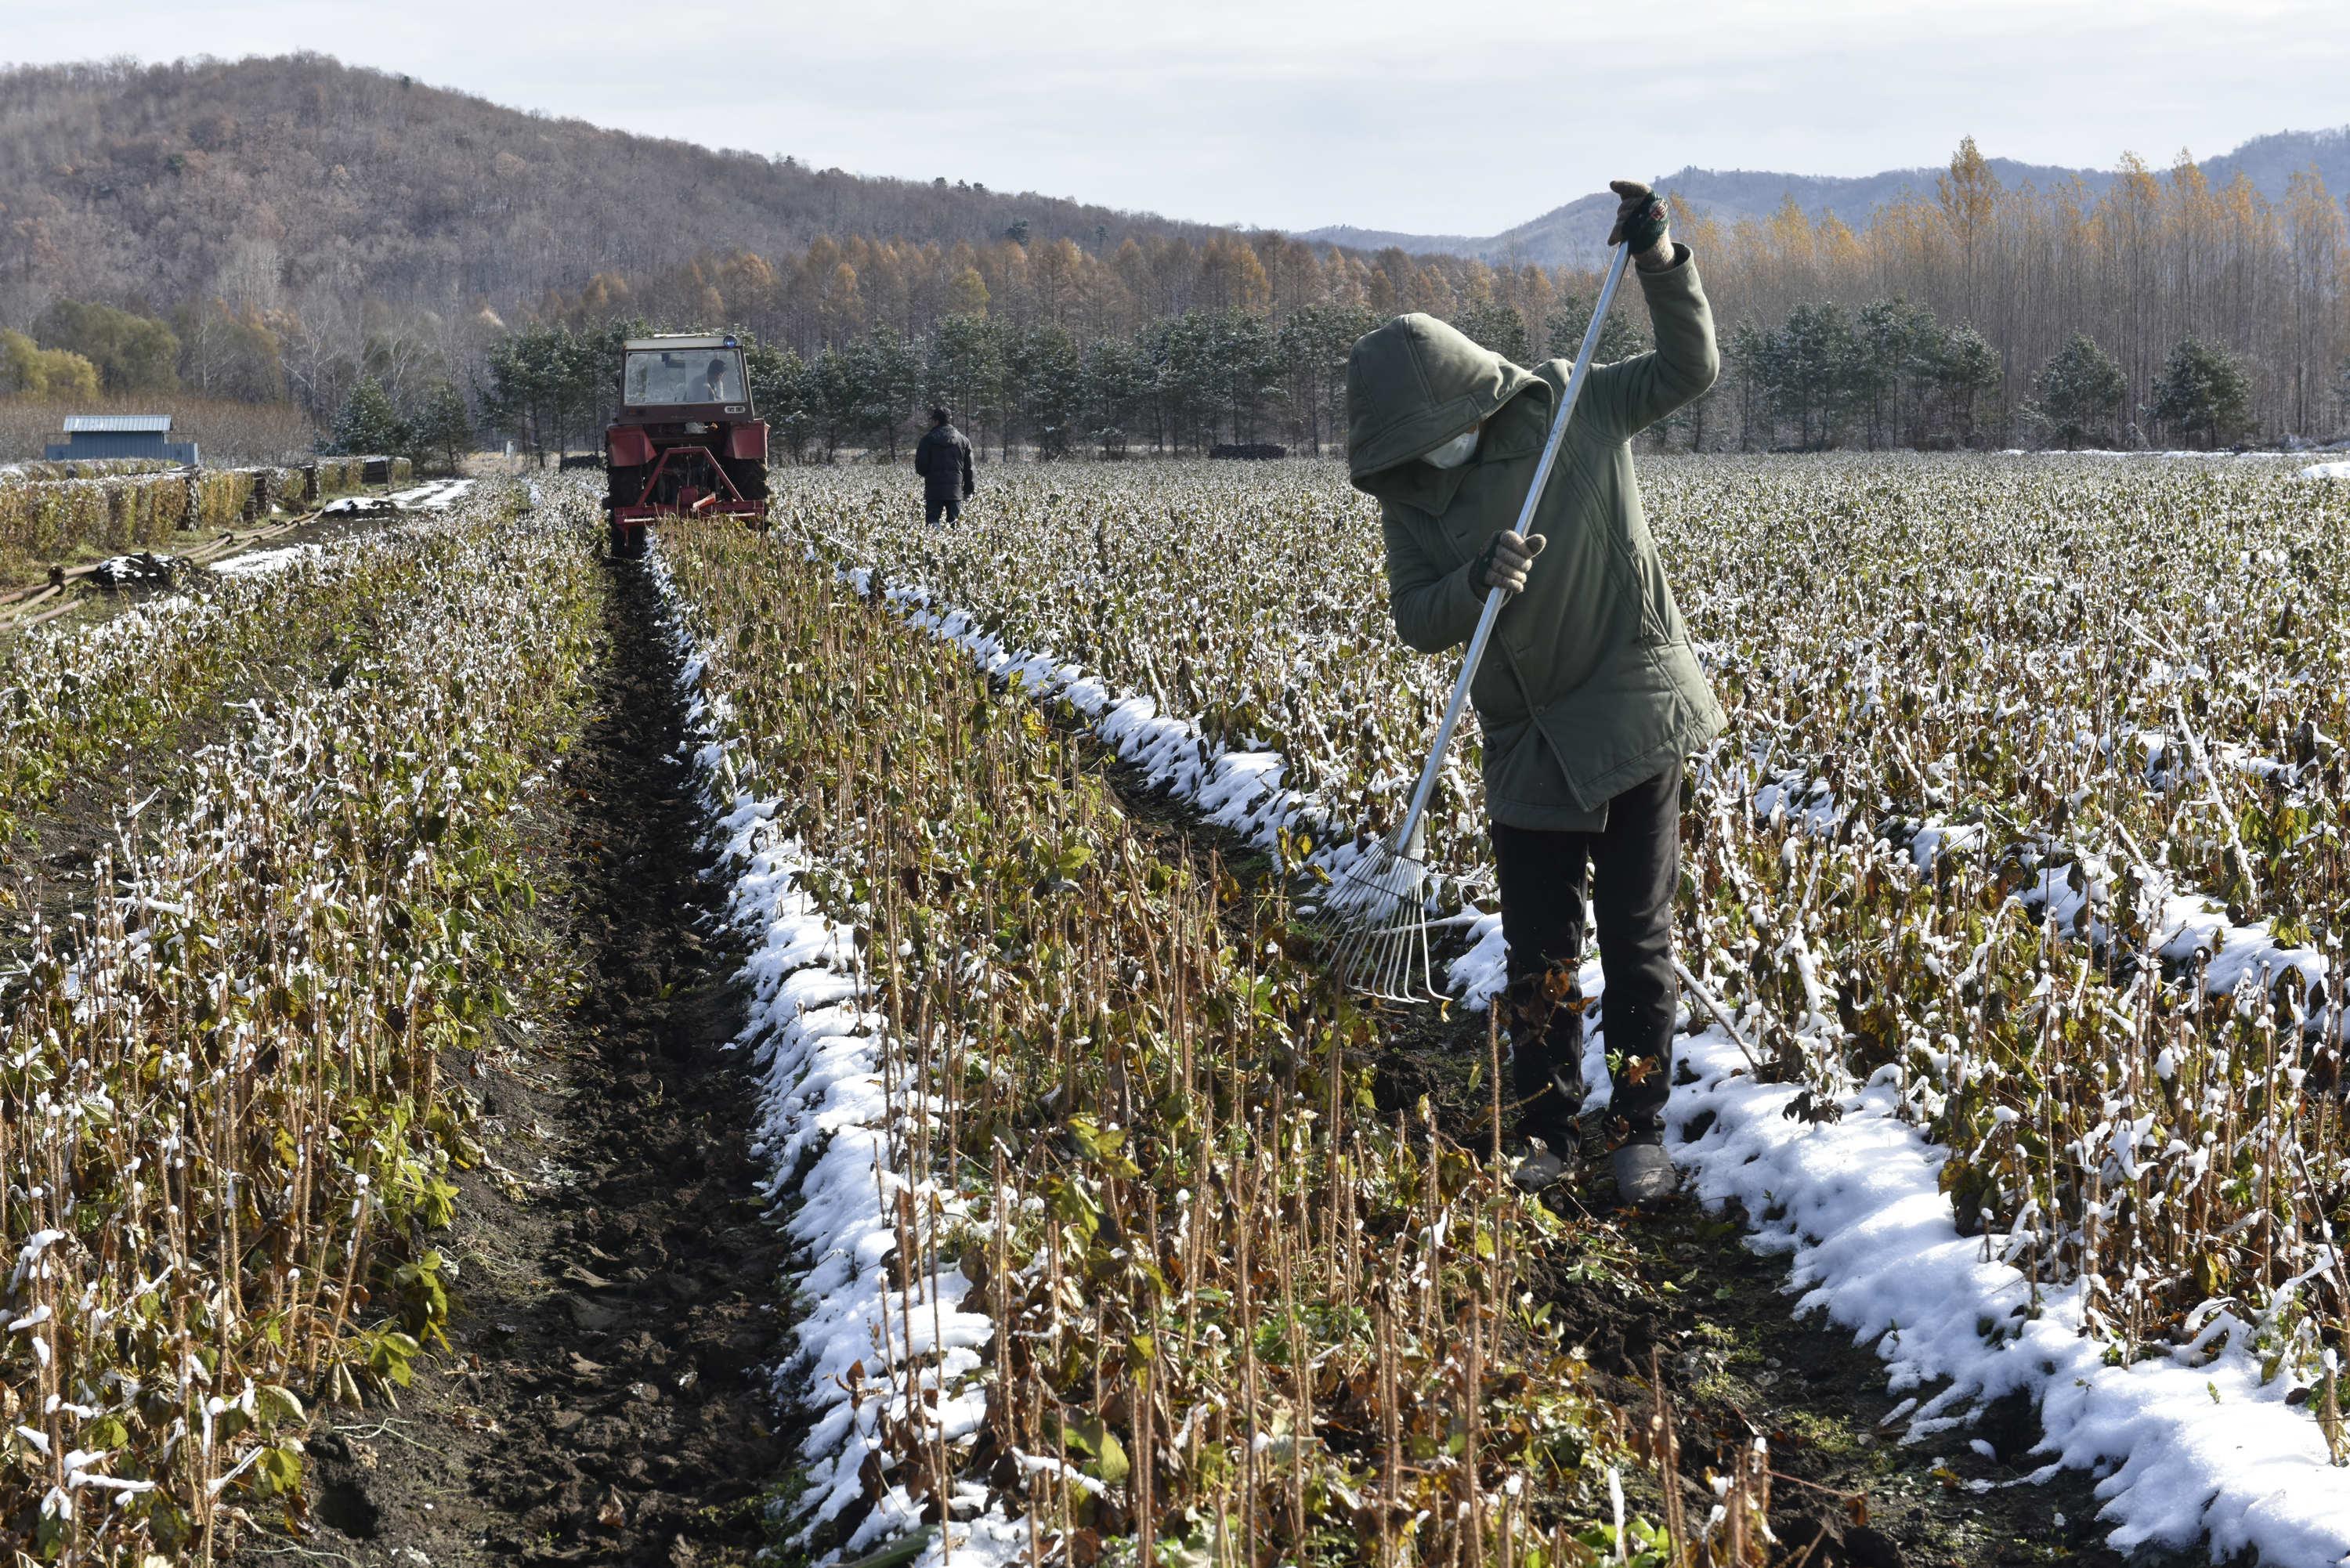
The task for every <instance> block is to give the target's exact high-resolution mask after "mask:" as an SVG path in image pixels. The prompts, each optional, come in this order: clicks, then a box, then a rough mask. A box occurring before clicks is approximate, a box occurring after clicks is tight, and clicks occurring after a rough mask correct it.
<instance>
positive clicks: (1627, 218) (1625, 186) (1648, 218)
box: [1607, 180, 1665, 260]
mask: <svg viewBox="0 0 2350 1568" xmlns="http://www.w3.org/2000/svg"><path fill="white" fill-rule="evenodd" d="M1607 188H1608V189H1609V190H1610V191H1613V192H1616V196H1617V204H1616V226H1615V227H1614V228H1612V229H1610V230H1608V231H1607V243H1608V244H1611V245H1614V244H1621V245H1623V246H1625V247H1626V248H1627V249H1628V250H1629V251H1630V252H1631V253H1632V255H1633V258H1634V259H1635V260H1638V258H1640V257H1642V256H1645V255H1647V254H1648V253H1649V252H1651V251H1653V250H1655V249H1656V248H1657V247H1658V245H1659V244H1662V243H1663V241H1664V238H1665V203H1664V202H1663V201H1662V200H1661V199H1659V197H1658V195H1657V193H1656V192H1654V191H1651V190H1649V189H1648V186H1646V185H1644V184H1642V183H1641V182H1639V181H1638V180H1610V181H1609V182H1607Z"/></svg>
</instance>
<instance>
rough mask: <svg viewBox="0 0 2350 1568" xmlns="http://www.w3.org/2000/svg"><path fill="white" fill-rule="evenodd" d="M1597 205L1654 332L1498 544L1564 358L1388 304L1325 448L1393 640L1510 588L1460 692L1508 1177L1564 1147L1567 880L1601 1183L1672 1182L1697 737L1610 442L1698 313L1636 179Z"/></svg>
mask: <svg viewBox="0 0 2350 1568" xmlns="http://www.w3.org/2000/svg"><path fill="white" fill-rule="evenodd" d="M1610 188H1611V189H1612V190H1613V191H1614V192H1616V194H1617V196H1618V198H1620V202H1621V204H1620V206H1619V207H1618V209H1617V219H1616V227H1615V230H1614V232H1613V233H1611V234H1609V235H1608V240H1609V243H1610V244H1617V243H1620V244H1625V245H1627V246H1628V247H1629V248H1630V251H1631V256H1632V264H1633V266H1634V268H1635V270H1636V271H1637V273H1638V277H1639V280H1640V291H1641V292H1642V293H1643V294H1645V295H1646V296H1648V313H1649V315H1650V317H1652V319H1653V320H1654V322H1655V325H1656V340H1657V346H1656V348H1655V349H1654V350H1653V351H1652V352H1649V353H1646V354H1641V355H1637V356H1635V357H1634V358H1629V359H1627V360H1624V361H1623V362H1621V363H1620V364H1615V365H1605V366H1598V367H1595V368H1594V369H1592V370H1591V371H1590V373H1589V374H1590V379H1589V381H1588V383H1587V384H1586V388H1585V389H1584V392H1583V395H1582V398H1581V400H1580V401H1579V402H1577V404H1576V405H1575V412H1574V415H1573V417H1572V418H1571V419H1570V420H1569V421H1568V424H1567V430H1566V437H1565V446H1564V447H1563V449H1562V450H1561V451H1560V453H1559V457H1558V462H1557V466H1556V467H1555V469H1554V470H1553V472H1552V473H1551V476H1550V481H1549V483H1548V484H1547V485H1546V486H1545V488H1544V494H1543V497H1542V502H1541V504H1540V506H1539V508H1538V509H1537V510H1536V511H1535V513H1534V518H1533V521H1532V522H1531V523H1530V524H1528V527H1527V531H1526V535H1525V537H1523V539H1521V538H1520V537H1518V536H1517V535H1515V534H1513V533H1512V532H1511V527H1512V524H1514V523H1515V522H1516V521H1517V517H1518V511H1519V508H1520V506H1521V504H1523V501H1524V499H1525V493H1526V489H1527V486H1528V485H1529V484H1530V483H1532V482H1533V478H1534V466H1535V463H1536V462H1537V461H1538V460H1539V458H1540V456H1541V453H1542V448H1543V443H1544V437H1545V436H1546V435H1547V434H1548V432H1549V428H1550V421H1551V416H1552V413H1553V411H1554V410H1555V408H1556V406H1557V404H1556V400H1557V399H1558V397H1559V396H1560V394H1561V393H1562V392H1563V390H1564V389H1565V384H1566V378H1567V375H1568V372H1569V370H1570V369H1571V368H1572V367H1571V364H1570V362H1569V361H1566V360H1562V359H1554V360H1551V361H1550V362H1548V363H1547V364H1544V365H1539V366H1536V367H1534V369H1520V368H1519V367H1518V366H1515V365H1513V364H1511V363H1510V362H1509V361H1508V360H1506V359H1504V358H1502V357H1501V356H1500V355H1498V354H1495V353H1492V352H1491V351H1489V350H1487V349H1485V348H1480V347H1479V346H1478V345H1477V344H1475V343H1473V342H1471V341H1470V340H1469V339H1468V338H1467V337H1463V336H1461V333H1459V332H1457V331H1455V330H1454V329H1453V328H1451V327H1448V326H1446V325H1445V324H1444V323H1443V322H1441V321H1439V320H1437V319H1435V318H1434V317H1429V316H1419V315H1413V316H1399V317H1396V318H1395V319H1394V320H1392V321H1389V322H1388V323H1387V324H1386V325H1385V326H1382V327H1378V329H1377V330H1376V331H1373V332H1371V333H1369V334H1367V336H1365V337H1363V338H1362V339H1361V340H1360V341H1359V342H1357V344H1356V345H1355V348H1354V353H1353V356H1352V358H1350V359H1349V361H1348V363H1347V463H1348V468H1349V470H1350V472H1351V474H1352V477H1353V480H1354V483H1355V485H1356V487H1357V489H1360V490H1362V491H1364V492H1366V493H1369V494H1371V495H1374V496H1376V497H1378V501H1379V503H1380V511H1381V514H1382V518H1383V521H1384V525H1385V531H1386V535H1387V565H1388V604H1389V607H1390V609H1391V610H1392V612H1393V614H1394V616H1395V624H1396V631H1397V634H1398V635H1399V636H1400V637H1401V638H1402V639H1403V640H1404V641H1405V642H1406V643H1408V644H1409V645H1410V646H1411V647H1413V648H1415V649H1419V650H1420V651H1422V652H1425V653H1441V652H1444V651H1445V650H1447V649H1454V648H1458V647H1461V645H1463V644H1465V643H1466V642H1467V641H1468V640H1469V637H1470V634H1471V632H1472V631H1473V630H1474V629H1475V628H1476V625H1477V617H1478V612H1479V611H1480V609H1481V608H1482V606H1483V602H1484V598H1485V594H1486V591H1487V590H1488V589H1490V588H1493V587H1500V588H1503V589H1505V590H1507V592H1508V593H1509V594H1510V596H1511V597H1510V599H1509V601H1508V602H1507V603H1506V604H1505V605H1504V606H1503V609H1502V614H1501V619H1500V620H1499V622H1497V623H1496V625H1495V627H1494V632H1493V640H1492V646H1491V648H1490V649H1489V651H1488V653H1487V656H1486V658H1485V660H1484V663H1483V665H1482V667H1481V668H1480V670H1478V673H1477V677H1476V680H1475V681H1474V683H1473V684H1472V685H1471V689H1470V694H1471V698H1472V699H1473V701H1475V703H1476V708H1477V718H1478V722H1479V723H1480V725H1481V726H1482V730H1483V732H1484V783H1485V807H1486V813H1487V815H1488V817H1489V819H1490V821H1489V826H1490V830H1491V834H1492V846H1493V866H1494V870H1495V873H1496V875H1497V877H1498V880H1499V883H1500V892H1501V903H1502V930H1503V936H1504V937H1505V938H1506V939H1507V940H1508V943H1509V976H1510V985H1509V991H1508V992H1507V1000H1506V1004H1505V1005H1506V1008H1507V1011H1506V1013H1505V1016H1506V1017H1507V1018H1508V1020H1509V1023H1510V1038H1511V1084H1512V1089H1513V1100H1514V1102H1515V1106H1516V1109H1515V1116H1514V1127H1513V1129H1512V1130H1513V1137H1514V1138H1515V1139H1516V1140H1517V1141H1516V1143H1515V1144H1514V1145H1513V1147H1514V1148H1515V1151H1516V1153H1517V1154H1518V1156H1519V1160H1518V1164H1517V1167H1516V1170H1515V1174H1516V1176H1517V1179H1519V1180H1520V1181H1521V1182H1522V1183H1523V1184H1524V1185H1526V1186H1529V1187H1542V1186H1547V1185H1549V1184H1550V1183H1551V1182H1554V1181H1555V1180H1557V1179H1559V1177H1560V1175H1561V1174H1562V1171H1563V1164H1562V1161H1561V1159H1560V1158H1559V1157H1560V1156H1561V1155H1562V1154H1565V1153H1568V1152H1570V1151H1572V1150H1573V1149H1574V1148H1575V1147H1576V1141H1577V1140H1576V1137H1575V1117H1576V1115H1577V1113H1578V1112H1579V1110H1580V1108H1581V1102H1582V1097H1583V1082H1582V1071H1581V1064H1582V1056H1583V1036H1584V1028H1583V1022H1584V1021H1583V1013H1584V998H1583V995H1582V992H1581V989H1580V987H1579V986H1578V984H1577V983H1576V976H1577V974H1578V972H1579V971H1580V969H1581V964H1582V958H1583V942H1584V919H1585V915H1584V897H1585V893H1586V888H1588V891H1589V893H1590V896H1591V902H1592V905H1593V911H1594V915H1595V917H1596V926H1597V929H1598V938H1599V963H1600V970H1601V972H1602V973H1603V975H1604V976H1605V978H1606V982H1607V984H1606V991H1605V992H1604V994H1603V995H1602V997H1601V998H1600V1002H1601V1004H1602V1007H1603V1010H1604V1012H1605V1019H1604V1033H1605V1038H1606V1040H1607V1054H1608V1058H1609V1063H1610V1074H1611V1077H1612V1079H1613V1085H1614V1087H1613V1094H1612V1096H1611V1099H1610V1102H1609V1110H1610V1115H1609V1116H1608V1119H1607V1131H1608V1135H1609V1138H1608V1141H1609V1142H1610V1143H1611V1144H1612V1145H1613V1147H1614V1156H1613V1161H1612V1163H1613V1165H1614V1169H1615V1177H1616V1183H1617V1193H1618V1196H1619V1198H1620V1199H1622V1200H1623V1201H1625V1202H1627V1203H1631V1204H1639V1203H1647V1202H1651V1201H1654V1200H1656V1199H1660V1198H1663V1197H1665V1196H1666V1195H1668V1194H1669V1193H1670V1192H1671V1191H1672V1189H1673V1186H1674V1181H1673V1172H1672V1163H1671V1160H1670V1158H1669V1157H1668V1156H1667V1155H1666V1153H1665V1150H1664V1146H1663V1131H1664V1129H1663V1111H1664V1104H1665V1095H1666V1091H1667V1088H1668V1086H1669V1084H1670V1082H1671V1077H1672V1040H1673V1033H1674V1013H1675V1011H1676V1008H1677V1005H1678V1000H1679V998H1678V988H1677V987H1676V985H1675V982H1674V971H1673V961H1672V938H1673V899H1674V895H1675V893H1676V891H1677V888H1678V885H1679V877H1680V786H1681V763H1682V759H1683V758H1684V757H1685V756H1686V755H1688V754H1689V753H1690V752H1692V751H1694V750H1696V749H1698V748H1699V747H1701V746H1703V745H1704V744H1705V743H1706V742H1709V741H1711V739H1712V738H1713V736H1714V735H1715V734H1716V733H1718V732H1719V731H1720V730H1721V709H1720V708H1719V707H1717V706H1716V705H1715V703H1714V700H1713V695H1712V693H1711V691H1709V690H1708V688H1707V686H1706V680H1705V676H1704V674H1703V672H1702V671H1701V670H1700V669H1699V667H1698V662H1697V659H1696V657H1695V656H1694V655H1693V654H1692V653H1691V651H1690V639H1689V630H1688V628H1686V627H1685V626H1684V625H1683V624H1682V622H1681V616H1680V611H1679V607H1676V606H1675V604H1674V603H1673V595H1672V589H1671V588H1670V587H1668V586H1667V585H1666V582H1665V574H1664V568H1663V566H1662V564H1661V563H1660V562H1659V560H1658V557H1657V547H1656V544H1655V542H1654V541H1653V540H1651V539H1650V538H1649V536H1648V524H1647V522H1646V521H1645V520H1644V519H1643V517H1642V516H1641V512H1640V491H1639V486H1638V483H1637V481H1636V480H1635V478H1634V475H1633V472H1632V452H1631V447H1630V444H1629V443H1630V441H1631V439H1632V437H1633V436H1635V435H1637V434H1638V433H1639V432H1640V431H1643V430H1645V429H1647V428H1648V426H1650V425H1652V424H1654V423H1656V422H1657V421H1659V420H1660V419H1663V418H1664V417H1665V416H1666V415H1668V414H1670V413H1671V412H1673V410H1676V409H1679V408H1680V407H1682V406H1683V405H1685V404H1687V403H1689V402H1690V401H1691V400H1694V399H1695V398H1696V397H1698V395H1699V394H1700V393H1702V392H1703V391H1704V390H1705V389H1707V388H1708V387H1710V386H1711V385H1712V384H1713V380H1714V377H1715V376H1716V375H1717V374H1718V373H1719V372H1720V369H1721V358H1720V356H1719V354H1718V352H1717V350H1716V348H1715V347H1714V338H1713V316H1712V312H1711V310H1710V309H1709V308H1708V307H1707V305H1706V300H1705V291H1704V290H1703V289H1702V288H1701V287H1700V286H1699V284H1698V275H1697V267H1696V265H1695V264H1694V263H1693V262H1691V261H1690V252H1689V247H1688V246H1686V245H1680V244H1675V243H1674V242H1673V241H1672V239H1671V237H1670V236H1669V234H1667V233H1666V223H1665V209H1664V203H1663V202H1660V201H1659V200H1658V199H1657V197H1656V196H1655V195H1654V194H1653V193H1651V192H1650V191H1649V190H1648V187H1647V186H1645V185H1642V184H1638V183H1636V182H1632V181H1628V180H1618V181H1615V182H1611V186H1610Z"/></svg>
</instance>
